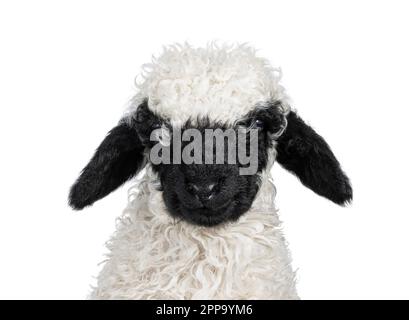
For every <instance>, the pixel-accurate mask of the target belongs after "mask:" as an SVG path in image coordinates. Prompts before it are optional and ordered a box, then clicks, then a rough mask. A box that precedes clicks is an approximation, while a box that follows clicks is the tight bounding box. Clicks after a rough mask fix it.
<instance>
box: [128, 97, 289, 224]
mask: <svg viewBox="0 0 409 320" xmlns="http://www.w3.org/2000/svg"><path fill="white" fill-rule="evenodd" d="M283 117H284V116H283V115H282V113H281V112H280V108H279V105H278V104H277V105H269V106H267V107H263V108H256V109H254V111H252V112H251V113H249V114H248V115H247V116H246V117H244V118H243V119H241V120H240V121H237V122H236V124H235V125H234V126H230V127H228V126H226V125H224V124H223V123H215V122H212V121H210V120H209V119H197V121H195V125H192V123H191V122H190V121H189V122H187V123H185V125H184V126H183V128H180V130H181V133H182V134H183V132H184V130H187V129H191V128H195V129H198V130H199V131H200V132H201V133H203V134H202V137H204V130H205V129H213V130H214V129H217V128H218V129H222V130H225V129H228V128H232V129H235V130H238V128H239V127H241V128H242V127H247V128H249V127H251V128H256V129H257V130H258V154H257V157H258V163H257V170H256V171H257V173H255V174H252V175H241V174H240V171H239V169H240V168H241V167H242V165H241V164H240V161H236V164H227V157H228V143H229V141H228V139H226V140H225V148H224V150H225V160H226V161H225V163H224V164H204V163H205V162H204V154H205V152H204V151H203V152H202V160H203V161H201V162H200V163H192V164H185V163H183V161H181V163H172V162H171V163H170V164H158V165H153V169H154V171H155V172H157V173H158V176H159V178H160V182H161V189H162V191H163V199H164V202H165V204H166V206H167V209H168V211H169V213H170V214H171V215H172V216H174V217H177V218H181V219H184V220H186V221H189V222H191V223H194V224H198V225H204V226H214V225H217V224H220V223H222V222H225V221H233V220H236V219H238V218H239V217H240V216H241V215H242V214H243V213H245V212H246V211H247V210H249V208H250V207H251V204H252V202H253V200H254V198H255V196H256V194H257V191H258V189H259V184H260V177H259V173H260V172H261V170H263V169H264V168H265V167H266V165H267V160H268V149H269V148H270V147H271V146H272V138H271V134H273V133H275V132H277V131H279V130H280V127H281V126H282V125H283V122H284V120H283ZM161 126H166V127H167V128H168V130H169V132H170V133H171V135H172V139H171V144H170V146H169V148H170V154H171V159H173V156H172V155H173V154H172V151H173V143H174V140H173V134H172V133H173V129H172V128H171V126H170V125H169V122H168V121H167V120H166V119H163V118H161V117H159V116H157V115H155V114H153V113H152V112H151V111H150V110H149V108H148V106H147V103H145V104H142V105H141V106H139V108H138V111H137V115H136V117H135V128H137V132H138V135H139V137H140V139H141V141H142V142H143V144H144V145H145V147H147V148H151V147H152V146H153V145H154V144H155V143H156V142H155V141H150V134H151V132H152V130H154V129H157V128H159V127H161ZM248 141H249V139H247V142H248ZM190 142H191V141H181V140H180V144H181V148H182V149H183V148H184V147H185V146H186V145H187V144H189V143H190ZM235 143H237V141H236V142H235ZM203 146H204V142H203ZM236 147H237V144H236ZM247 154H249V143H247ZM192 156H193V155H192ZM244 167H245V165H244Z"/></svg>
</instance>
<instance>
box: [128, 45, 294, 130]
mask: <svg viewBox="0 0 409 320" xmlns="http://www.w3.org/2000/svg"><path fill="white" fill-rule="evenodd" d="M280 78H281V70H280V69H278V68H274V67H272V66H271V65H270V64H269V62H268V61H267V60H265V59H263V58H260V57H258V56H257V55H256V52H255V50H254V49H253V48H251V47H249V46H247V45H235V46H227V45H223V46H217V45H216V44H214V43H212V44H210V45H208V46H207V47H206V48H194V47H192V46H190V45H189V44H184V45H179V44H177V45H172V46H169V47H166V48H164V50H163V53H162V54H161V55H160V56H159V57H154V58H153V59H152V62H151V63H149V64H146V65H144V66H143V72H142V80H141V81H139V82H138V83H137V87H138V90H139V92H138V94H137V96H136V97H135V99H134V105H133V106H132V107H131V109H135V108H136V107H137V104H138V103H139V102H140V101H142V99H144V98H148V99H149V108H150V109H151V110H152V111H153V112H155V113H157V114H158V115H161V116H163V117H166V118H169V119H170V121H171V123H172V124H174V125H182V124H183V123H184V122H186V121H187V120H188V119H192V120H193V121H194V120H195V119H197V118H198V117H209V118H210V119H211V120H215V121H223V122H226V123H232V122H234V121H235V120H236V119H239V118H241V117H243V116H244V115H245V114H247V113H248V112H249V111H250V110H251V109H253V108H254V107H255V106H256V105H259V104H263V103H265V102H267V101H271V100H281V101H282V102H283V104H284V106H287V103H286V101H287V96H286V94H285V90H284V88H283V87H282V86H281V85H280Z"/></svg>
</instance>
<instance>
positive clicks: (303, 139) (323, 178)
mask: <svg viewBox="0 0 409 320" xmlns="http://www.w3.org/2000/svg"><path fill="white" fill-rule="evenodd" d="M287 122H288V125H287V128H286V130H285V131H284V133H283V134H282V135H281V136H280V138H279V139H278V140H277V162H278V163H280V164H281V165H282V166H283V167H284V168H285V169H287V170H289V171H290V172H292V173H294V174H295V175H296V176H297V177H298V178H299V179H300V181H301V182H302V183H303V184H304V185H305V186H306V187H308V188H310V189H311V190H312V191H314V192H315V193H317V194H319V195H321V196H323V197H325V198H327V199H329V200H331V201H333V202H335V203H337V204H339V205H344V204H346V203H348V202H351V201H352V188H351V185H350V182H349V179H348V177H347V176H346V175H345V173H344V172H343V171H342V169H341V167H340V164H339V162H338V160H337V159H336V158H335V156H334V154H333V153H332V151H331V149H330V147H329V146H328V144H327V143H326V142H325V140H324V139H323V138H322V137H321V136H320V135H318V134H317V133H316V132H315V131H314V129H312V128H311V127H310V126H308V125H307V124H305V122H304V121H303V120H302V119H301V118H300V117H298V116H297V114H296V113H294V112H292V111H291V112H290V113H289V114H288V116H287Z"/></svg>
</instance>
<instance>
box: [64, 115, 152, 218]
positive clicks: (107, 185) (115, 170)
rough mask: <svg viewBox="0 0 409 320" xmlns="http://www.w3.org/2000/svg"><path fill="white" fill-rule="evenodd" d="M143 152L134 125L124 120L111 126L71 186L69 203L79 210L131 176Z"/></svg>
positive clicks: (139, 167) (137, 166) (140, 163)
mask: <svg viewBox="0 0 409 320" xmlns="http://www.w3.org/2000/svg"><path fill="white" fill-rule="evenodd" d="M143 151H144V146H143V145H142V143H141V141H140V139H139V136H138V134H137V132H136V130H135V129H134V128H131V127H130V126H129V125H128V124H127V123H125V122H121V123H120V124H119V125H118V126H116V127H115V128H113V129H112V130H111V131H110V132H109V133H108V135H107V136H106V138H105V139H104V140H103V141H102V143H101V145H100V146H99V147H98V149H97V150H96V152H95V154H94V156H93V157H92V159H91V160H90V162H89V163H88V164H87V166H86V167H85V168H84V169H83V171H82V173H81V175H80V177H79V178H78V180H77V181H76V182H75V183H74V185H73V186H72V187H71V190H70V194H69V204H70V206H71V207H72V208H74V209H76V210H81V209H82V208H84V207H86V206H89V205H92V204H93V203H94V202H95V201H97V200H99V199H101V198H103V197H105V196H106V195H108V194H109V193H111V192H112V191H114V190H115V189H116V188H118V187H119V186H120V185H122V184H123V183H124V182H126V181H127V180H128V179H130V178H132V177H133V176H134V175H135V174H136V173H137V172H138V171H139V170H140V169H141V167H142V165H143V163H144V156H143Z"/></svg>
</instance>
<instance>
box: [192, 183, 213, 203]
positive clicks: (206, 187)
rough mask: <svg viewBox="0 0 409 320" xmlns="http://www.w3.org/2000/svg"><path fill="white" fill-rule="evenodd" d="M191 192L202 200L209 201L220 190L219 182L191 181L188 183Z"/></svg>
mask: <svg viewBox="0 0 409 320" xmlns="http://www.w3.org/2000/svg"><path fill="white" fill-rule="evenodd" d="M187 190H188V191H189V193H191V194H192V195H194V196H195V197H196V198H198V199H199V200H201V201H207V200H210V199H212V198H213V197H214V196H215V195H216V194H217V193H218V191H219V186H218V184H217V183H213V182H212V183H201V184H199V183H189V184H188V185H187Z"/></svg>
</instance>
